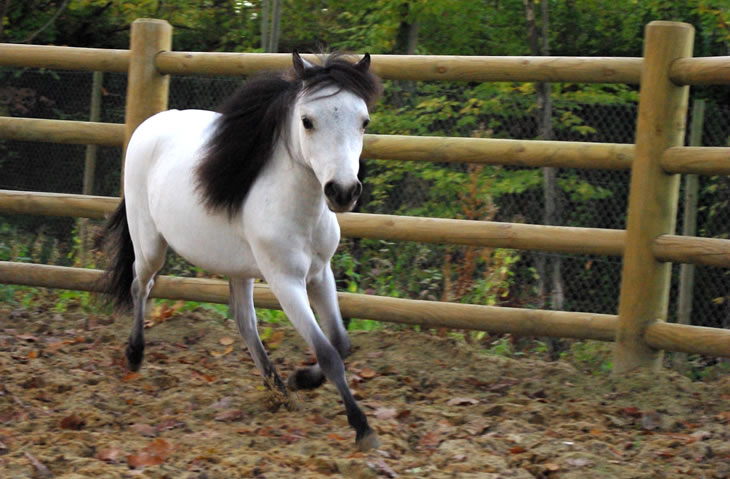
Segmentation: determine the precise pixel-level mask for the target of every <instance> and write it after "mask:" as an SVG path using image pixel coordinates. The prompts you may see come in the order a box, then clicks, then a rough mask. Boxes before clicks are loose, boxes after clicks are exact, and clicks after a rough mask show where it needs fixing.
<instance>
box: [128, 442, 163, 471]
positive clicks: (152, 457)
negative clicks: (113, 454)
mask: <svg viewBox="0 0 730 479" xmlns="http://www.w3.org/2000/svg"><path fill="white" fill-rule="evenodd" d="M173 450H174V448H173V446H172V445H171V444H170V443H168V442H167V441H165V440H164V439H155V440H154V441H152V442H151V443H149V444H147V445H146V446H145V447H143V448H142V449H140V450H139V451H138V452H137V454H131V455H129V456H127V463H128V464H129V467H131V468H133V469H137V468H140V467H145V466H156V465H158V464H162V463H163V462H165V460H166V459H167V458H168V457H169V456H170V454H172V451H173Z"/></svg>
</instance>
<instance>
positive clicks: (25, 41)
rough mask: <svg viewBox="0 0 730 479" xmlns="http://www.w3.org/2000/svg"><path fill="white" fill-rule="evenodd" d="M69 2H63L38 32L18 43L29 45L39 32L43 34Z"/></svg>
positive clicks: (64, 0)
mask: <svg viewBox="0 0 730 479" xmlns="http://www.w3.org/2000/svg"><path fill="white" fill-rule="evenodd" d="M8 1H9V0H8ZM70 1H71V0H63V4H62V5H61V6H60V7H59V8H58V10H56V13H54V14H53V16H52V17H51V18H50V19H49V20H48V21H47V22H46V23H45V24H44V25H43V26H42V27H41V28H39V29H38V30H36V31H35V32H33V33H31V34H30V36H29V37H28V38H26V39H25V40H23V41H21V42H20V43H30V42H31V41H33V39H34V38H35V37H37V36H38V35H39V34H40V33H41V32H43V30H45V29H46V28H48V27H50V26H51V25H52V24H53V22H55V21H56V19H57V18H58V17H59V16H60V15H61V13H62V12H63V11H64V10H65V9H66V7H67V6H68V4H69V2H70Z"/></svg>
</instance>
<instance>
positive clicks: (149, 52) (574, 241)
mask: <svg viewBox="0 0 730 479" xmlns="http://www.w3.org/2000/svg"><path fill="white" fill-rule="evenodd" d="M171 39H172V28H171V27H170V25H169V24H167V22H164V21H159V20H149V19H140V20H137V21H135V22H134V23H133V25H132V36H131V45H130V49H129V50H104V49H91V48H71V47H52V46H35V45H10V44H0V65H2V66H13V67H41V68H59V69H79V70H89V71H105V72H126V73H128V75H129V86H128V91H127V108H126V122H125V124H124V125H121V124H107V123H90V122H77V121H63V120H42V119H28V118H8V117H4V118H0V138H4V139H13V140H28V141H46V142H58V143H75V144H98V145H107V146H109V145H111V146H115V145H116V146H124V145H125V144H126V141H127V140H128V139H129V136H130V135H131V132H132V131H134V129H135V128H136V127H137V126H138V125H139V123H141V122H142V121H143V120H144V119H145V118H147V117H149V116H151V115H153V114H154V113H156V112H158V111H161V110H164V109H166V108H167V94H168V85H169V75H170V74H180V75H184V74H196V75H200V74H215V75H248V74H251V73H254V72H256V71H260V70H270V69H279V68H282V69H283V68H286V67H288V66H289V64H290V62H291V57H290V55H285V54H254V53H241V54H238V53H194V52H173V51H171V50H170V46H171ZM693 40H694V29H693V28H692V26H690V25H687V24H684V23H674V22H652V23H650V24H649V25H648V26H647V27H646V32H645V43H644V56H643V58H595V57H453V56H452V57H446V56H408V55H405V56H403V55H373V57H372V67H373V69H374V70H375V72H376V73H377V74H378V75H380V76H381V77H383V78H386V79H398V80H468V81H550V82H561V81H565V82H601V83H607V82H620V83H633V84H640V100H639V118H638V123H637V131H636V143H635V144H634V145H627V144H606V143H579V142H556V141H522V140H499V139H475V138H433V137H409V136H395V135H366V137H365V145H364V151H363V156H365V157H373V158H380V159H390V160H398V161H404V160H405V161H439V162H469V163H483V164H501V165H510V166H520V167H546V166H552V167H570V168H605V169H629V168H630V169H632V178H631V188H630V197H629V212H628V221H627V228H626V230H607V229H597V228H574V227H559V226H541V225H526V224H514V223H496V222H487V221H467V220H453V219H435V218H413V217H403V216H390V215H372V214H357V213H345V214H340V215H338V219H339V222H340V225H341V227H342V232H343V234H344V235H346V236H355V237H365V238H379V239H389V240H410V241H421V242H427V243H449V244H460V245H473V246H489V247H500V248H517V249H527V250H539V251H549V252H559V253H578V254H597V255H613V256H620V255H623V271H622V282H621V291H620V305H619V313H618V315H605V314H592V313H574V312H564V311H546V310H527V309H515V308H501V307H489V306H479V305H465V304H455V303H443V302H437V301H415V300H405V299H395V298H386V297H378V296H366V295H359V294H348V293H340V294H339V299H340V303H341V307H342V310H343V313H344V314H345V315H347V316H351V317H359V318H371V319H377V320H381V321H393V322H400V323H407V324H420V325H423V326H425V327H449V328H460V329H476V330H484V331H490V332H503V333H513V334H517V335H537V336H555V337H572V338H583V339H596V340H602V341H615V342H616V349H615V358H614V364H615V367H614V370H615V372H617V373H621V372H624V371H627V370H630V369H633V368H636V367H639V366H649V367H658V366H659V364H660V359H661V351H662V350H670V351H682V352H687V353H700V354H708V355H716V356H725V357H730V331H728V330H723V329H715V328H702V327H696V326H686V325H678V324H669V323H666V322H665V319H666V316H667V308H668V294H669V282H670V266H671V264H670V263H671V262H681V263H692V264H703V265H711V266H717V267H726V268H727V267H730V240H723V239H713V238H697V237H686V236H676V235H674V234H673V231H674V225H675V218H676V214H677V203H678V192H679V175H678V174H679V173H692V174H704V175H727V174H730V148H701V147H685V146H682V145H683V144H684V131H685V121H686V116H687V101H688V92H689V85H705V84H730V57H711V58H691V52H692V45H693ZM29 160H31V161H32V159H29ZM118 201H119V199H118V198H109V197H94V196H83V195H70V194H53V193H37V192H18V191H7V190H0V212H3V213H18V214H37V215H57V216H74V217H84V218H103V217H104V216H105V215H106V214H108V213H109V212H110V211H111V210H112V209H113V208H114V207H115V206H116V204H117V203H118ZM100 274H101V272H100V271H96V270H90V269H79V268H65V267H57V266H46V265H34V264H22V263H12V262H0V282H2V283H12V284H23V285H34V286H43V287H50V288H65V289H78V290H87V291H91V290H94V288H95V286H94V280H95V279H97V278H98V277H99V275H100ZM152 294H153V296H156V297H163V298H172V299H189V300H197V301H210V302H220V303H225V302H227V298H228V289H227V287H226V285H225V283H224V282H222V281H219V280H203V279H189V278H172V277H161V278H160V279H159V280H158V282H157V284H156V285H155V288H154V289H153V291H152ZM254 296H255V303H256V305H257V306H259V307H266V308H278V307H279V305H278V304H277V302H276V299H275V298H274V297H273V295H272V294H271V293H270V291H269V290H268V288H266V287H265V286H257V287H256V289H255V295H254Z"/></svg>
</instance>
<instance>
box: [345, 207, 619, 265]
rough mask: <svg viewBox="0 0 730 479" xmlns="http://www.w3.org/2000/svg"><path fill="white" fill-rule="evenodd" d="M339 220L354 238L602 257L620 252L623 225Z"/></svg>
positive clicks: (372, 217) (350, 216)
mask: <svg viewBox="0 0 730 479" xmlns="http://www.w3.org/2000/svg"><path fill="white" fill-rule="evenodd" d="M337 219H338V221H339V223H340V227H341V228H342V232H343V234H344V235H346V236H351V237H355V238H376V239H384V240H400V241H419V242H422V243H437V244H460V245H467V246H484V247H492V248H514V249H525V250H538V251H550V252H556V253H575V254H596V255H606V256H621V254H622V252H623V244H624V235H625V232H624V231H622V230H609V229H599V228H574V227H566V226H544V225H530V224H520V223H500V222H493V221H471V220H455V219H442V218H421V217H415V216H394V215H378V214H365V213H343V214H340V215H338V217H337Z"/></svg>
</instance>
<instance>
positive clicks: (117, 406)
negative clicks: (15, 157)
mask: <svg viewBox="0 0 730 479" xmlns="http://www.w3.org/2000/svg"><path fill="white" fill-rule="evenodd" d="M163 316H164V315H163ZM164 319H166V321H163V322H160V323H159V324H156V325H154V326H153V327H151V328H149V329H147V330H146V335H147V340H148V345H147V350H146V358H145V363H144V365H143V367H142V370H141V371H140V372H139V373H130V372H129V371H127V370H126V369H125V366H124V360H123V348H124V343H125V339H126V336H127V333H128V330H129V325H130V322H131V320H130V319H129V318H127V317H120V318H116V319H114V318H110V317H107V316H103V315H93V314H84V313H81V312H64V313H55V312H52V311H49V310H47V309H43V308H38V309H36V310H28V309H15V308H14V307H11V306H8V305H0V381H2V382H1V383H0V477H2V478H13V479H15V478H29V477H30V478H51V477H57V478H69V479H70V478H87V477H94V478H118V477H119V478H128V477H143V478H171V479H178V478H185V479H193V478H200V479H202V478H211V479H213V478H243V477H254V478H267V479H275V478H288V477H292V478H329V477H354V478H378V477H386V478H393V477H417V478H426V477H427V478H447V477H448V478H451V477H454V478H525V479H529V478H534V477H537V478H565V479H568V478H589V477H590V478H594V477H595V478H664V477H666V478H677V477H691V478H715V479H716V478H727V477H728V476H730V424H729V423H730V377H724V378H720V379H719V380H716V381H714V382H713V383H703V382H691V381H690V380H689V379H687V378H686V377H683V376H681V375H679V374H677V373H674V372H672V371H669V370H665V371H662V372H660V373H645V372H644V373H637V374H634V375H631V376H630V377H627V378H622V379H616V378H612V377H608V376H606V375H595V374H588V373H585V372H581V371H578V370H576V369H575V368H574V367H573V366H571V365H570V364H567V363H564V362H561V361H557V362H544V361H539V360H534V359H529V358H523V359H519V360H512V359H508V358H504V357H499V356H494V355H488V354H485V353H484V352H483V351H480V350H479V349H478V348H476V347H474V346H471V345H469V344H466V343H465V342H464V341H462V340H458V339H453V338H439V337H436V336H433V335H427V334H423V333H418V332H415V331H412V330H379V331H375V332H356V333H353V334H352V335H351V337H352V341H353V346H354V354H353V355H352V356H351V357H350V358H348V360H347V367H348V373H347V374H348V379H349V381H350V385H351V388H352V389H353V390H354V391H355V393H356V397H357V398H358V399H359V401H360V404H361V405H362V406H363V408H364V410H365V412H366V414H368V416H369V418H370V422H371V425H372V426H373V427H374V428H375V430H376V431H377V432H378V434H379V436H380V440H381V442H382V447H381V449H379V450H377V451H372V452H369V453H360V452H357V451H356V449H355V447H354V432H353V431H352V430H351V429H350V427H349V426H348V425H347V421H346V418H345V415H344V411H343V407H342V405H341V403H340V400H339V397H338V395H337V393H336V391H335V390H334V388H333V387H332V386H331V385H329V384H326V385H325V386H323V387H322V388H320V389H319V390H316V391H312V392H302V393H300V394H299V397H298V399H299V404H300V406H301V407H300V409H299V410H297V411H293V412H290V411H287V410H285V409H283V408H281V409H280V410H278V411H277V412H273V413H272V412H269V411H268V410H267V409H266V407H265V404H266V390H265V389H264V388H263V386H262V384H261V380H260V377H259V376H258V375H257V373H256V371H255V367H254V365H253V362H252V361H251V360H250V358H249V356H248V354H247V353H246V351H245V348H243V347H241V345H240V344H241V343H240V341H239V340H238V337H237V333H236V331H235V328H234V327H233V325H232V324H231V322H230V321H224V320H221V319H217V318H215V317H214V315H212V314H210V313H208V312H205V311H201V310H199V311H193V312H185V313H178V314H175V315H172V316H170V317H166V318H164ZM267 333H268V334H266V336H267V341H266V342H267V346H268V348H269V350H270V353H271V356H272V358H273V360H274V361H275V363H276V364H277V366H278V368H279V370H280V372H281V373H282V375H283V376H287V375H288V374H289V373H291V372H292V371H293V370H294V369H296V368H297V367H301V365H302V364H303V363H306V362H307V361H309V360H311V359H310V355H309V352H308V350H307V348H306V346H305V345H304V343H303V342H302V340H301V339H300V338H299V337H298V336H297V334H296V333H295V332H294V330H293V329H292V328H290V327H284V326H282V327H280V328H278V329H274V330H269V331H267Z"/></svg>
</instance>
